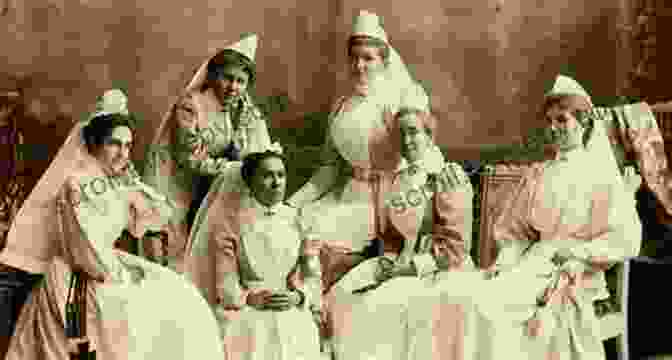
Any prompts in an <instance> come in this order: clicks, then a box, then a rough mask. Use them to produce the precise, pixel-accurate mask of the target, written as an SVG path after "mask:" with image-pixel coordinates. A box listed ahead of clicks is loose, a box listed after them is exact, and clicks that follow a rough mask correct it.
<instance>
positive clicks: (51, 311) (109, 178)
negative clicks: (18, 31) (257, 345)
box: [0, 109, 223, 360]
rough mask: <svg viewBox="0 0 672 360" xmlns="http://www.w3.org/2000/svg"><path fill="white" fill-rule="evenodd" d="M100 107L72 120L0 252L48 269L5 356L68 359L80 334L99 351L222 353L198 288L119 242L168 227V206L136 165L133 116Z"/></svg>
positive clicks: (108, 358) (126, 355) (139, 356)
mask: <svg viewBox="0 0 672 360" xmlns="http://www.w3.org/2000/svg"><path fill="white" fill-rule="evenodd" d="M104 110H105V109H103V113H101V114H99V115H96V116H95V117H94V118H93V119H92V120H91V121H90V122H88V123H86V124H85V123H78V124H77V125H75V127H74V128H73V130H72V131H71V133H70V135H69V137H68V138H67V140H66V141H65V144H64V145H63V147H62V148H61V149H60V151H59V152H58V154H57V155H56V157H55V159H54V160H53V162H52V163H51V166H50V167H49V169H48V170H47V171H46V172H45V174H44V175H43V176H42V178H41V179H40V181H39V183H38V184H37V186H36V187H35V188H34V189H33V191H32V193H31V195H30V196H29V198H28V199H27V201H26V202H25V204H24V206H23V207H22V208H21V210H20V211H19V214H18V216H17V218H16V221H15V222H14V224H13V225H12V228H11V230H10V234H9V238H8V241H7V247H6V248H5V249H4V250H3V251H2V253H0V262H3V263H6V264H8V265H11V266H13V267H16V268H19V269H22V270H25V271H28V272H32V273H44V274H45V278H44V279H45V280H44V281H43V282H42V283H40V284H39V285H38V286H37V287H35V288H34V289H33V291H32V293H31V294H30V296H29V298H28V300H27V302H26V304H25V305H24V307H23V309H22V312H21V315H20V317H19V320H18V322H17V325H16V331H15V334H14V336H13V338H12V339H11V343H10V347H9V350H8V353H7V357H6V359H9V360H31V359H32V360H45V359H46V360H64V359H69V358H70V357H69V355H68V353H69V352H77V351H78V350H77V349H73V346H74V345H75V343H80V342H82V340H88V341H89V346H90V349H89V350H91V351H95V352H96V354H97V357H96V358H97V359H99V360H129V359H132V360H143V359H144V360H150V359H156V360H159V359H161V360H165V359H174V360H183V359H189V358H193V357H194V354H198V357H199V358H201V359H211V360H215V359H221V358H222V357H223V349H222V344H221V341H220V339H219V337H218V329H217V324H216V322H215V319H214V317H213V316H212V313H211V312H210V309H209V307H208V305H207V303H206V302H205V301H204V300H203V298H202V296H201V295H200V293H199V292H198V290H197V289H196V288H195V287H194V286H192V285H191V284H188V283H186V282H185V281H184V280H183V279H182V278H181V277H179V275H177V274H175V273H174V272H172V271H170V270H168V269H166V268H163V267H161V266H159V265H156V264H153V263H151V262H148V261H146V260H144V259H142V258H139V257H136V256H134V255H131V254H128V253H126V252H122V251H117V250H115V249H113V243H114V241H115V240H116V239H117V238H118V237H119V236H120V234H121V233H122V231H123V230H124V229H127V230H128V231H129V232H130V233H131V234H133V235H134V236H136V237H141V236H142V235H143V233H144V232H145V231H147V230H156V229H158V228H159V227H161V226H163V225H164V224H165V223H166V222H167V221H168V219H169V217H170V215H171V213H172V207H171V206H170V204H169V203H168V202H166V199H165V197H163V196H162V195H160V194H158V193H157V192H156V191H155V190H153V189H152V188H150V187H148V186H147V185H145V184H143V183H142V182H140V180H139V179H138V177H137V175H135V172H134V171H132V168H131V163H130V161H129V152H130V149H131V146H132V143H133V131H132V130H131V129H132V128H131V125H130V124H129V119H128V117H127V116H126V115H123V114H119V113H114V112H109V111H104ZM73 281H76V283H75V284H74V285H73ZM73 291H74V294H75V301H74V302H70V301H69V298H70V295H71V294H72V292H73ZM73 304H74V307H71V305H73ZM176 309H178V311H176ZM71 310H74V312H71ZM73 314H74V315H75V316H76V318H78V319H79V320H77V323H76V324H75V323H72V322H71V319H73V317H72V315H73ZM194 329H197V330H198V331H194ZM87 331H88V333H87ZM81 337H86V338H85V339H82V338H81Z"/></svg>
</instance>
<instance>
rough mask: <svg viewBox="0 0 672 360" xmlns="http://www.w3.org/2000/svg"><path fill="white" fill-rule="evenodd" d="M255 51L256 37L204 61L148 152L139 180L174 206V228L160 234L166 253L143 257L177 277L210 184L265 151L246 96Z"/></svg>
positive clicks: (260, 125) (151, 249) (257, 114)
mask: <svg viewBox="0 0 672 360" xmlns="http://www.w3.org/2000/svg"><path fill="white" fill-rule="evenodd" d="M256 49H257V36H256V35H251V36H247V37H245V38H243V39H242V40H240V41H239V42H237V43H234V44H231V45H229V46H228V47H226V48H225V49H223V50H221V51H219V52H217V54H215V55H214V56H212V57H210V58H208V59H207V60H206V61H205V62H204V63H203V65H202V66H201V67H200V68H199V69H198V72H197V73H196V75H194V77H193V79H192V80H191V82H190V83H189V85H188V86H187V88H186V89H185V90H184V93H183V96H182V97H180V98H179V99H178V101H177V103H175V104H174V105H173V106H172V107H171V109H170V110H169V111H168V113H167V114H166V115H165V116H164V119H163V121H162V124H161V126H160V127H159V129H158V131H157V133H156V137H155V139H154V141H153V143H152V146H150V148H149V152H148V154H147V162H146V168H145V171H144V173H143V180H144V181H145V182H146V183H147V184H150V185H152V186H154V187H156V189H157V190H159V191H160V192H162V193H164V194H166V195H167V196H168V197H169V198H170V199H171V200H172V201H174V202H175V204H176V205H177V209H176V214H175V219H176V224H177V226H175V227H173V228H172V229H164V230H166V233H167V234H168V239H167V245H168V246H167V249H161V246H159V245H160V244H157V243H153V244H151V245H150V246H147V251H148V254H147V255H148V257H150V258H158V257H159V256H160V255H164V256H163V258H164V259H165V260H166V261H165V262H167V264H168V266H169V267H170V268H172V269H174V270H176V271H178V272H181V271H182V266H183V260H184V256H185V249H186V244H187V238H188V236H189V230H190V227H191V225H192V222H193V218H194V216H195V214H196V211H198V208H199V206H200V205H201V202H202V200H203V198H204V197H205V194H207V192H208V189H209V187H210V183H211V182H212V180H213V179H214V178H215V177H216V176H217V175H218V174H219V173H220V172H222V171H224V170H225V169H226V168H227V167H228V166H229V163H230V162H231V161H237V160H239V158H240V156H244V155H245V154H247V153H250V152H256V151H263V150H264V149H266V148H268V146H270V145H271V140H270V136H269V133H268V125H267V124H266V120H265V119H264V117H263V115H262V113H261V111H260V109H259V108H258V107H257V106H256V105H255V104H254V102H253V101H252V97H251V96H250V94H249V91H250V90H251V89H253V87H254V84H255V78H256V65H255V62H254V61H255V54H256ZM161 250H164V251H161ZM164 252H165V254H163V253H164Z"/></svg>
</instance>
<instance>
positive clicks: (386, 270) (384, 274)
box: [377, 262, 417, 281]
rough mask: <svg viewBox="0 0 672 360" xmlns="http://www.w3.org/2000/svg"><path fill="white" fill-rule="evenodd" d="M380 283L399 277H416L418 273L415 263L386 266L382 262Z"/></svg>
mask: <svg viewBox="0 0 672 360" xmlns="http://www.w3.org/2000/svg"><path fill="white" fill-rule="evenodd" d="M377 275H378V276H377V280H378V281H387V280H389V279H392V278H395V277H399V276H416V275H417V271H416V269H415V266H413V263H407V264H398V263H393V264H385V263H382V262H381V267H380V270H379V271H378V274H377Z"/></svg>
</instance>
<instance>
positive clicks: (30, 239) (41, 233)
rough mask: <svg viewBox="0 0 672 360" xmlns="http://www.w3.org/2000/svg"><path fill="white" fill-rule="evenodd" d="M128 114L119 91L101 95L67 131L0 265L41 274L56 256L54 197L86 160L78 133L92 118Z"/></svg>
mask: <svg viewBox="0 0 672 360" xmlns="http://www.w3.org/2000/svg"><path fill="white" fill-rule="evenodd" d="M110 113H125V114H127V113H128V109H127V107H126V95H124V93H123V92H122V91H121V90H117V89H113V90H109V91H107V92H105V94H104V95H103V96H102V97H100V98H99V99H98V102H97V104H96V111H95V112H94V113H92V114H91V115H90V116H89V117H87V118H86V119H85V120H84V121H79V122H77V123H76V124H75V126H74V127H73V128H72V130H70V133H69V134H68V137H67V138H66V140H65V142H64V143H63V145H62V146H61V148H60V149H59V150H58V153H56V156H55V157H54V159H53V160H52V161H51V164H50V165H49V167H48V168H47V170H46V171H45V172H44V174H42V176H41V177H40V180H39V181H38V182H37V184H36V185H35V187H34V188H33V190H32V191H31V192H30V195H29V196H28V198H27V199H26V200H25V202H24V203H23V205H22V206H21V209H19V211H18V213H17V215H16V218H15V219H14V221H13V223H12V225H11V227H10V229H9V233H8V234H7V242H6V246H5V248H4V249H3V250H2V252H0V263H3V264H7V265H9V266H12V267H15V268H18V269H21V270H24V271H27V272H31V273H44V272H46V271H47V267H48V265H49V262H50V260H51V259H52V258H53V257H54V256H57V255H58V251H59V244H58V241H56V240H55V239H54V236H55V235H54V234H58V232H57V228H56V226H57V221H56V201H55V200H56V197H57V195H58V193H59V192H60V190H61V188H62V186H63V184H64V183H65V181H66V180H67V178H68V177H69V176H70V175H71V174H72V173H74V172H75V170H76V169H78V168H81V167H83V166H85V161H87V160H88V159H90V155H89V154H88V150H87V149H86V146H85V143H84V139H83V136H82V130H83V128H84V126H86V124H87V123H88V122H89V121H90V120H91V119H93V118H94V117H95V116H98V115H101V114H110Z"/></svg>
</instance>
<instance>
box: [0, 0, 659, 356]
mask: <svg viewBox="0 0 672 360" xmlns="http://www.w3.org/2000/svg"><path fill="white" fill-rule="evenodd" d="M667 5H668V6H667V7H666V6H665V2H664V1H662V0H657V1H656V0H616V1H606V0H598V1H582V0H572V1H550V0H451V1H446V0H420V1H414V2H401V1H389V0H358V1H354V0H282V1H279V0H276V1H261V0H258V1H254V0H253V1H234V0H192V1H158V0H137V1H119V0H117V1H114V0H29V1H28V0H0V29H1V30H2V31H0V46H1V47H2V54H3V56H0V92H1V91H8V90H19V91H20V92H21V94H22V98H21V103H22V104H23V105H22V106H23V108H22V109H21V111H19V112H17V114H16V115H17V116H16V117H15V120H16V123H15V125H16V126H17V127H18V128H19V129H20V131H21V133H22V134H23V137H24V140H23V142H24V143H23V144H22V145H19V146H17V147H16V149H17V152H18V153H19V155H20V156H19V157H20V158H21V160H22V161H21V164H20V165H21V169H20V175H21V176H20V188H21V189H22V190H21V191H22V192H23V193H24V194H25V193H27V192H29V191H30V189H31V187H32V186H33V184H34V183H35V182H36V181H37V179H38V178H39V176H40V175H41V173H42V172H43V171H44V169H46V167H47V166H48V164H49V160H50V158H51V157H53V155H55V152H56V150H57V149H58V148H59V146H60V145H61V144H62V142H63V140H64V139H65V136H66V134H67V133H68V131H69V130H70V128H71V126H72V124H73V123H74V122H75V121H77V120H79V119H81V118H82V116H84V115H85V114H86V113H88V112H89V111H91V110H92V107H93V105H94V102H95V100H96V97H97V96H99V95H101V94H102V93H103V92H104V91H105V90H107V89H110V88H112V87H120V88H123V89H124V90H125V91H126V92H127V93H128V96H129V108H130V110H131V112H132V113H134V115H135V116H136V117H137V118H138V119H139V121H140V123H139V125H138V129H137V131H136V140H137V141H136V143H137V146H136V148H135V150H134V154H133V157H134V159H135V160H136V161H137V162H141V161H142V160H143V157H144V149H145V147H146V145H147V144H148V143H149V142H150V141H151V136H152V134H153V133H154V131H155V130H156V128H157V127H158V125H159V122H160V119H161V116H162V114H163V113H164V112H165V111H166V110H167V109H168V108H169V106H170V105H171V104H172V102H173V101H174V100H175V97H176V96H177V94H178V92H179V91H180V90H181V88H182V87H183V86H184V85H185V84H186V82H187V81H188V80H189V79H190V78H191V76H192V74H193V73H194V71H195V70H196V68H197V67H198V66H199V65H200V64H201V62H202V61H203V60H204V59H205V58H206V57H208V56H209V55H210V54H212V53H213V52H214V51H215V50H216V49H219V48H222V47H224V46H226V45H227V44H228V43H230V42H232V41H235V40H237V39H239V38H240V35H241V34H242V33H246V32H255V33H257V34H258V35H259V36H260V42H259V48H258V50H257V65H258V78H259V81H258V83H257V88H256V91H255V92H256V95H258V99H259V101H260V102H261V103H262V105H264V107H265V108H266V110H267V111H269V112H270V114H271V116H270V119H269V121H270V124H269V125H270V127H271V133H272V136H273V137H274V138H275V140H280V141H281V142H282V143H283V145H285V146H286V147H287V148H288V149H289V152H290V154H293V155H292V156H290V159H295V160H296V161H293V162H292V163H291V164H290V166H291V167H292V168H293V169H292V170H293V172H294V174H295V178H294V180H293V181H292V183H291V184H290V189H289V190H290V191H291V190H292V189H294V188H296V187H297V186H298V185H299V184H300V183H301V182H302V181H303V180H305V179H306V177H307V176H309V175H310V173H311V172H312V164H313V162H312V158H311V156H315V154H316V152H315V151H314V150H315V149H317V148H318V147H319V146H320V145H321V142H322V139H323V134H324V122H325V119H326V113H327V112H328V110H329V108H330V105H331V103H332V102H333V101H334V100H335V98H336V97H337V96H339V95H341V94H342V92H343V91H344V88H343V80H344V78H345V72H344V70H345V61H346V48H345V41H346V39H347V35H348V33H349V31H350V27H351V22H352V19H353V17H354V15H355V14H356V13H357V12H358V11H359V10H360V9H366V10H369V11H372V12H375V13H377V14H379V15H380V17H381V18H382V21H383V26H384V28H385V30H386V31H387V33H388V35H389V38H390V39H391V42H392V45H393V46H394V47H395V48H397V49H398V50H399V52H400V53H401V55H402V57H403V58H404V61H405V62H406V63H407V65H408V66H409V68H410V69H411V71H412V73H413V75H414V76H415V78H416V79H417V80H419V81H420V82H421V83H422V84H423V85H424V86H425V88H426V89H427V90H428V91H429V92H430V94H431V104H432V107H433V110H434V112H435V113H436V114H437V115H438V117H439V119H440V124H439V134H438V141H439V143H440V145H441V146H442V148H443V149H444V150H445V151H446V152H447V153H448V154H449V155H450V156H449V157H452V158H453V159H459V160H471V159H479V157H480V156H481V155H482V146H483V145H489V144H508V143H512V142H517V141H519V140H520V137H521V135H523V134H526V133H528V131H529V129H530V128H535V127H538V126H539V125H540V119H539V116H538V110H539V105H540V102H541V101H542V99H543V93H544V91H545V90H546V89H547V88H548V87H549V86H550V85H551V83H552V81H553V79H554V77H555V75H556V74H557V73H558V72H560V71H562V72H565V73H568V74H569V75H571V76H573V77H575V78H576V79H577V80H579V82H581V83H582V84H583V85H584V86H585V87H586V88H587V89H588V91H589V92H590V93H591V94H592V95H593V98H594V102H595V103H596V104H600V105H611V104H615V103H618V102H624V101H635V100H647V101H650V102H656V101H667V100H670V99H671V98H672V96H671V95H672V91H669V90H667V86H666V85H667V84H668V83H669V82H670V80H672V71H669V70H667V68H669V66H667V67H666V64H669V62H670V59H672V56H670V55H669V54H668V52H666V51H664V46H662V45H663V44H661V43H659V41H658V39H659V36H660V34H665V33H668V32H669V31H672V29H668V27H670V26H671V25H668V24H672V22H670V21H666V20H667V19H668V18H669V17H670V16H672V11H671V10H672V8H671V9H670V10H668V9H667V8H669V3H668V4H667ZM661 128H662V129H663V131H664V136H665V137H666V142H667V141H669V138H668V133H667V131H668V130H669V129H668V128H669V126H668V125H667V124H666V123H661ZM6 145H7V144H3V146H6ZM667 149H670V145H668V146H667ZM297 154H302V155H297ZM3 176H4V175H3ZM2 195H3V196H5V194H2ZM15 198H16V199H19V198H20V196H18V195H17V196H16V197H15ZM13 204H14V205H12V206H18V205H20V201H14V203H13ZM475 204H476V207H477V209H476V210H475V211H476V215H477V216H478V211H479V210H478V206H479V199H476V200H475ZM3 206H4V205H3ZM3 209H4V208H3ZM3 209H0V212H2V211H4V210H3ZM475 224H478V219H476V221H475ZM0 225H1V224H0ZM0 230H1V229H0ZM475 233H476V235H477V234H478V225H476V226H475ZM476 238H478V237H476ZM0 272H2V269H0ZM21 281H24V280H20V281H19V280H17V282H16V283H20V282H21ZM0 285H2V286H0V291H4V290H3V289H10V288H11V286H14V285H11V284H10V283H9V282H8V283H7V285H3V284H0ZM3 286H5V287H4V288H3ZM8 291H11V290H8ZM0 295H2V294H0ZM1 297H2V296H0V298H1ZM6 298H9V296H7V297H6ZM0 300H1V299H0ZM3 341H4V340H3V335H2V334H0V358H1V355H2V352H3V351H4V349H3V347H4V344H3V343H2V342H3Z"/></svg>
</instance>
